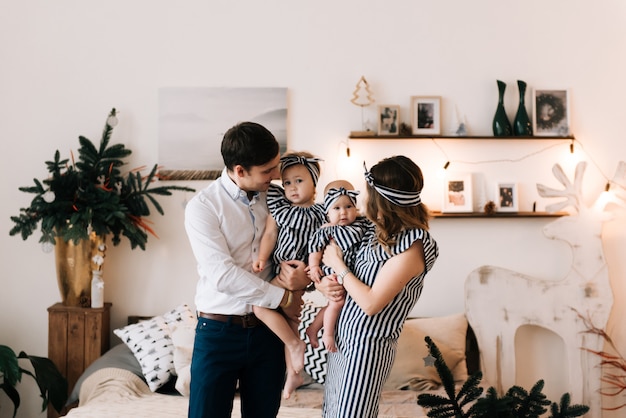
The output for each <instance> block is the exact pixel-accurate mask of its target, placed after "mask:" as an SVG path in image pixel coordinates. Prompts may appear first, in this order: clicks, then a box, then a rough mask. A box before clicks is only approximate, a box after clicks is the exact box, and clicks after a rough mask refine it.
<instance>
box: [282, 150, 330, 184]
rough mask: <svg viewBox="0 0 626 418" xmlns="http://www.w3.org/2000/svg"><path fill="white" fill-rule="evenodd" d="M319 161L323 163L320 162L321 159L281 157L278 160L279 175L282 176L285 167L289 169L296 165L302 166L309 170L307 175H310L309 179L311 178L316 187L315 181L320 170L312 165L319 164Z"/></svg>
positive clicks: (297, 156)
mask: <svg viewBox="0 0 626 418" xmlns="http://www.w3.org/2000/svg"><path fill="white" fill-rule="evenodd" d="M320 161H324V160H322V159H321V158H317V157H312V158H307V157H301V156H299V155H289V156H286V157H282V158H281V159H280V174H281V175H282V174H283V171H285V169H286V168H287V167H290V166H292V165H296V164H302V165H303V166H305V167H306V168H307V170H309V173H311V177H313V184H314V185H315V186H317V179H318V178H319V176H320V169H319V168H318V166H317V165H316V164H314V163H319V162H320Z"/></svg>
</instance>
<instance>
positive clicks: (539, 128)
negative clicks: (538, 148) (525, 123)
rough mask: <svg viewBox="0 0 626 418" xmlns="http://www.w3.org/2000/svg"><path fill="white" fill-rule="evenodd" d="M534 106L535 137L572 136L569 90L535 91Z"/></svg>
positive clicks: (533, 96)
mask: <svg viewBox="0 0 626 418" xmlns="http://www.w3.org/2000/svg"><path fill="white" fill-rule="evenodd" d="M532 105H533V117H532V119H533V120H532V123H533V134H534V135H536V136H569V135H570V132H571V131H570V112H569V91H568V90H554V89H553V90H544V89H534V90H533V95H532Z"/></svg>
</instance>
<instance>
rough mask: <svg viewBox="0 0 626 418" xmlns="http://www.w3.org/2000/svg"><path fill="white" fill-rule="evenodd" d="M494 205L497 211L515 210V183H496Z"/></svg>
mask: <svg viewBox="0 0 626 418" xmlns="http://www.w3.org/2000/svg"><path fill="white" fill-rule="evenodd" d="M495 194H496V199H495V200H496V207H497V208H498V212H517V211H518V210H519V209H518V208H519V205H518V199H517V183H507V182H499V183H496V193H495Z"/></svg>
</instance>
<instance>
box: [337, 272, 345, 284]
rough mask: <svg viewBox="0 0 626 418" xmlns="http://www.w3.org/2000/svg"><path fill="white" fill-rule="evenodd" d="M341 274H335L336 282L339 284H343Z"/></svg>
mask: <svg viewBox="0 0 626 418" xmlns="http://www.w3.org/2000/svg"><path fill="white" fill-rule="evenodd" d="M343 276H344V275H343V274H338V275H337V283H339V284H343Z"/></svg>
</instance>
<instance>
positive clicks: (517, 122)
mask: <svg viewBox="0 0 626 418" xmlns="http://www.w3.org/2000/svg"><path fill="white" fill-rule="evenodd" d="M517 86H518V88H519V106H518V108H517V113H516V114H515V119H514V121H513V133H514V134H515V135H517V136H532V135H533V126H532V124H531V123H530V118H529V117H528V113H527V112H526V103H525V96H526V83H525V82H523V81H522V80H517Z"/></svg>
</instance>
